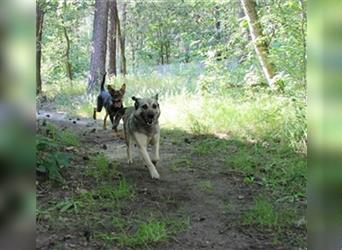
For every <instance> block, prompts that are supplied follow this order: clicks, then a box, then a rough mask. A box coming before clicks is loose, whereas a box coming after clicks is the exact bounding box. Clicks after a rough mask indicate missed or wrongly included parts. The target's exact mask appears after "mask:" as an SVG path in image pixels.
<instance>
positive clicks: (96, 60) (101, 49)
mask: <svg viewBox="0 0 342 250" xmlns="http://www.w3.org/2000/svg"><path fill="white" fill-rule="evenodd" d="M107 19H108V1H107V0H96V2H95V16H94V26H93V40H92V53H91V61H90V75H89V78H88V93H89V92H90V91H91V90H93V89H94V87H95V85H96V83H97V82H100V79H101V78H102V76H103V75H104V73H105V71H106V69H105V67H106V50H107V23H108V21H107Z"/></svg>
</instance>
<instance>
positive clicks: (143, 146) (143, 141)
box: [134, 133, 159, 179]
mask: <svg viewBox="0 0 342 250" xmlns="http://www.w3.org/2000/svg"><path fill="white" fill-rule="evenodd" d="M134 137H135V140H136V142H137V144H138V147H139V151H140V153H141V155H142V157H143V159H144V161H145V163H146V165H147V167H148V170H149V171H150V174H151V177H152V179H159V173H158V171H157V169H156V167H155V166H154V164H153V163H152V161H151V159H150V156H149V155H148V152H147V136H146V135H144V134H141V133H134Z"/></svg>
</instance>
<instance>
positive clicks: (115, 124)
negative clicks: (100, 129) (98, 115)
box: [113, 108, 125, 132]
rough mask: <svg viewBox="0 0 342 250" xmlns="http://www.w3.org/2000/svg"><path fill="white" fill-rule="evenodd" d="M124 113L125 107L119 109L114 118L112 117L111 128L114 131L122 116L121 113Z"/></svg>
mask: <svg viewBox="0 0 342 250" xmlns="http://www.w3.org/2000/svg"><path fill="white" fill-rule="evenodd" d="M124 114H125V109H123V108H122V109H120V110H119V111H118V112H117V113H116V114H115V119H114V123H113V129H114V130H115V132H117V131H118V129H117V128H118V125H119V123H120V120H121V118H122V117H123V115H124Z"/></svg>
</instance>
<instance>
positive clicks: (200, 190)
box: [37, 111, 288, 250]
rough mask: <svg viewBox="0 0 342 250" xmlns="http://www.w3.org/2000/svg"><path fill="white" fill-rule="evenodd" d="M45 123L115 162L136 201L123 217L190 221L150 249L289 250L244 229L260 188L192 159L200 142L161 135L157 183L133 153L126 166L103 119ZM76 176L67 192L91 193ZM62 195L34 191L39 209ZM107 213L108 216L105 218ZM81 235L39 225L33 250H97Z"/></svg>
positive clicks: (56, 118)
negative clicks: (151, 215) (149, 214)
mask: <svg viewBox="0 0 342 250" xmlns="http://www.w3.org/2000/svg"><path fill="white" fill-rule="evenodd" d="M47 116H49V117H47ZM44 120H45V121H46V122H48V123H49V122H50V123H53V124H55V125H57V126H58V127H60V128H61V129H69V130H71V131H73V132H74V133H76V134H77V135H78V136H79V139H80V141H81V149H82V154H86V155H90V154H94V153H96V152H103V153H104V154H105V155H106V156H107V157H108V158H109V159H110V160H111V161H116V162H118V165H119V170H120V172H121V174H122V176H124V177H125V179H126V180H127V182H128V183H131V184H133V185H134V186H135V189H136V196H135V198H134V199H133V201H131V202H130V203H129V207H126V208H125V212H124V213H123V214H124V216H125V214H127V216H128V215H131V214H135V213H139V211H149V210H151V211H152V210H153V211H158V212H159V213H160V215H162V216H165V217H176V218H177V217H179V218H181V217H182V218H184V217H185V218H189V227H188V228H187V229H186V230H185V232H181V233H178V234H177V235H175V236H174V237H171V239H169V240H167V241H164V242H161V243H156V244H153V245H151V246H149V247H148V248H149V249H165V250H166V249H168V250H169V249H175V250H176V249H177V250H179V249H225V250H226V249H288V247H281V246H279V244H275V243H274V240H273V239H274V234H273V233H272V232H265V231H263V230H261V229H258V228H257V227H251V226H245V225H243V223H242V218H241V214H242V213H244V212H245V211H246V210H247V209H248V208H249V207H250V206H251V205H252V201H253V198H254V197H255V196H257V194H258V190H259V188H258V186H257V185H245V184H243V177H242V176H241V175H240V174H239V173H237V172H234V171H227V169H226V170H225V171H223V165H224V161H223V160H222V159H219V158H216V157H208V156H201V155H196V154H193V153H192V148H193V144H194V143H195V142H196V141H197V140H200V139H199V138H196V137H194V136H193V135H191V134H187V133H185V132H178V133H177V134H176V133H175V132H173V131H164V130H163V131H162V140H161V152H160V155H161V162H160V165H159V166H158V171H159V173H160V175H161V179H160V180H159V181H155V180H151V178H150V176H149V173H148V171H147V169H145V168H144V166H143V162H142V160H141V159H140V157H139V155H138V153H137V150H134V151H135V153H134V158H133V160H134V163H133V165H128V164H127V163H126V147H125V144H124V140H123V139H122V133H121V136H120V135H119V136H118V135H116V136H114V133H113V132H112V131H111V130H103V129H102V120H98V121H96V122H94V121H93V120H90V119H68V118H66V117H65V116H64V114H56V113H52V112H43V111H41V112H40V115H39V122H40V123H43V121H44ZM119 130H120V127H119ZM119 134H120V133H119ZM182 157H188V158H189V161H190V163H189V164H191V166H190V167H189V166H186V165H187V164H184V165H185V166H182V164H179V168H177V169H175V168H174V166H175V162H177V161H178V162H179V159H182ZM177 166H178V165H177ZM83 170H84V169H83ZM83 170H82V171H83ZM79 171H80V170H77V171H75V170H72V169H71V170H70V173H69V174H68V177H69V180H68V183H67V185H68V186H69V189H68V190H73V189H72V188H70V187H75V188H76V186H78V185H79V183H83V185H85V188H86V189H91V188H92V184H91V183H87V181H86V180H82V179H80V178H83V177H82V176H81V175H80V173H79ZM208 183H209V184H208ZM63 192H66V191H63V190H62V188H55V187H51V189H50V190H49V191H46V190H45V191H44V189H43V188H42V187H38V204H39V203H44V202H48V200H49V197H51V196H55V197H63V195H66V194H65V193H63ZM228 205H229V207H228ZM113 209H114V208H113ZM107 212H108V213H110V212H111V211H105V212H104V213H107ZM45 223H48V222H45ZM67 223H68V222H67ZM82 230H83V228H78V226H77V225H70V230H69V231H67V232H65V229H64V231H62V230H61V231H58V230H57V232H56V231H55V229H54V227H48V226H47V225H44V221H43V222H40V223H38V226H37V248H39V249H49V248H51V247H52V248H55V249H60V248H61V249H62V248H63V249H68V248H75V249H98V248H100V246H101V243H100V242H97V241H90V242H87V243H85V239H84V235H83V231H82ZM70 235H71V236H70ZM104 248H108V249H130V248H119V247H118V248H115V247H113V246H106V247H104Z"/></svg>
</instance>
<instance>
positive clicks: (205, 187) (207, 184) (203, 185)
mask: <svg viewBox="0 0 342 250" xmlns="http://www.w3.org/2000/svg"><path fill="white" fill-rule="evenodd" d="M198 186H199V188H200V190H202V191H203V192H208V193H210V192H212V191H213V185H212V183H211V181H209V180H206V181H201V182H200V183H199V184H198Z"/></svg>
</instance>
